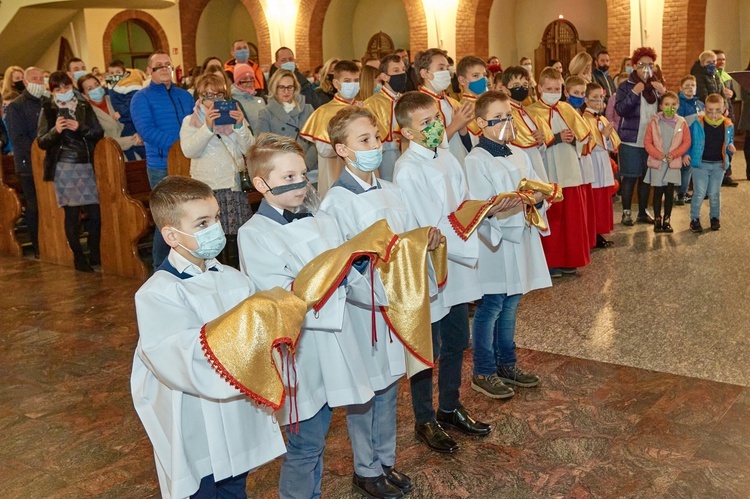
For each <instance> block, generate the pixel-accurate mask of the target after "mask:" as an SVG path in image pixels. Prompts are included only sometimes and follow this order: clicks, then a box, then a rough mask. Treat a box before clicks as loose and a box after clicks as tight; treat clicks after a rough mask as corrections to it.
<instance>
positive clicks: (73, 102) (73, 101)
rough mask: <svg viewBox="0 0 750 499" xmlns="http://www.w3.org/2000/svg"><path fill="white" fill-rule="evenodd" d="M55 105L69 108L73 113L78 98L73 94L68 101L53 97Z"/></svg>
mask: <svg viewBox="0 0 750 499" xmlns="http://www.w3.org/2000/svg"><path fill="white" fill-rule="evenodd" d="M55 105H56V106H57V107H58V108H60V109H70V112H71V113H72V114H74V115H75V113H76V108H77V107H78V98H77V97H76V96H75V95H73V98H72V99H70V100H69V101H68V102H60V101H59V100H57V99H55Z"/></svg>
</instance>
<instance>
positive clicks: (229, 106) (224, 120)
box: [214, 100, 237, 125]
mask: <svg viewBox="0 0 750 499" xmlns="http://www.w3.org/2000/svg"><path fill="white" fill-rule="evenodd" d="M236 108H237V104H236V103H235V102H234V101H231V100H220V101H214V109H218V110H219V113H221V114H219V117H218V118H216V120H214V125H234V124H235V121H234V118H232V117H231V116H229V111H233V110H234V109H236Z"/></svg>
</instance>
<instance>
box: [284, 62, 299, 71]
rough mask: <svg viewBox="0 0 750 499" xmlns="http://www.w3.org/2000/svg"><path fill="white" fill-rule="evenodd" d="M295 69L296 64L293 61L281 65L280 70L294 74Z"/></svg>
mask: <svg viewBox="0 0 750 499" xmlns="http://www.w3.org/2000/svg"><path fill="white" fill-rule="evenodd" d="M296 68H297V64H296V63H295V62H294V61H289V62H285V63H283V64H282V65H281V69H286V70H287V71H291V72H294V70H295V69H296Z"/></svg>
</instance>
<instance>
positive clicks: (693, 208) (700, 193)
mask: <svg viewBox="0 0 750 499" xmlns="http://www.w3.org/2000/svg"><path fill="white" fill-rule="evenodd" d="M691 173H692V175H693V201H692V202H691V203H690V219H691V220H696V219H700V217H701V205H702V204H703V198H704V197H706V194H708V206H709V217H710V218H719V217H720V216H721V197H720V195H721V181H722V180H723V179H724V164H723V163H722V162H720V161H715V162H710V163H709V162H706V161H704V162H702V163H701V166H700V168H693V169H692V172H691Z"/></svg>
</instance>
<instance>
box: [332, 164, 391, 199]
mask: <svg viewBox="0 0 750 499" xmlns="http://www.w3.org/2000/svg"><path fill="white" fill-rule="evenodd" d="M333 187H343V188H344V189H346V190H347V191H349V192H352V193H354V194H364V193H365V192H368V191H371V190H373V189H381V188H382V187H381V186H380V181H378V179H377V178H375V185H374V186H372V187H370V188H369V189H367V190H365V189H364V188H362V186H361V185H360V184H359V182H357V181H356V180H355V179H354V176H353V175H352V174H351V173H349V171H348V170H347V169H346V168H344V171H342V172H341V176H339V179H338V180H337V181H336V182H334V184H333V185H332V186H331V188H333Z"/></svg>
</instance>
